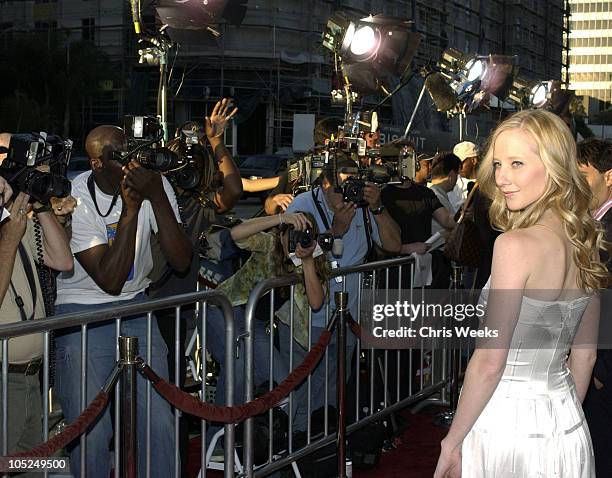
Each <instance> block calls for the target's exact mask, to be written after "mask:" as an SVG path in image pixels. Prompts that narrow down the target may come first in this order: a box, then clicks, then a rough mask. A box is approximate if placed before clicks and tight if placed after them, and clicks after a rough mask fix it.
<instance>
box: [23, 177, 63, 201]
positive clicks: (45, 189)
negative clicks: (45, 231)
mask: <svg viewBox="0 0 612 478" xmlns="http://www.w3.org/2000/svg"><path fill="white" fill-rule="evenodd" d="M19 189H20V190H22V191H23V192H25V193H26V194H28V195H30V197H32V198H33V199H35V200H37V201H39V202H41V203H43V204H48V203H49V201H50V200H51V198H52V197H58V198H62V197H66V196H68V195H69V194H70V191H71V189H72V187H71V184H70V181H69V180H68V179H66V178H64V177H63V176H58V175H56V174H50V173H43V172H41V171H37V170H35V169H34V170H31V171H29V172H28V173H27V174H26V175H25V176H23V179H22V181H20V184H19Z"/></svg>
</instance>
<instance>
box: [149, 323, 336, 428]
mask: <svg viewBox="0 0 612 478" xmlns="http://www.w3.org/2000/svg"><path fill="white" fill-rule="evenodd" d="M331 336H332V331H331V330H325V331H324V332H323V333H322V334H321V336H320V337H319V340H318V341H317V343H316V344H315V345H314V346H313V347H312V349H311V350H310V351H309V352H308V354H307V355H306V357H305V358H304V361H303V362H302V363H301V364H300V365H299V366H297V367H296V368H295V369H294V370H293V371H292V372H291V373H290V374H289V375H288V376H287V378H286V379H285V380H283V381H282V382H281V383H280V385H278V386H277V387H276V388H274V389H273V390H270V391H269V392H267V393H265V394H264V395H262V396H261V397H258V398H256V399H255V400H252V401H250V402H248V403H244V404H242V405H236V406H231V407H227V406H218V405H213V404H211V403H206V402H202V401H200V400H199V399H197V398H195V397H193V396H191V395H189V394H188V393H185V392H183V391H182V390H181V389H180V388H178V387H176V386H175V385H173V384H171V383H168V382H167V381H165V380H163V379H162V378H160V377H159V376H158V375H157V374H156V373H155V372H154V371H153V370H152V369H151V368H150V367H149V366H148V365H147V364H145V363H144V362H143V361H141V363H140V364H139V367H138V369H139V371H140V373H141V374H142V375H143V376H144V377H145V378H146V379H147V380H149V381H150V382H151V383H152V384H153V387H155V389H156V390H157V391H158V392H159V394H160V395H161V396H162V397H164V398H165V399H166V400H167V401H168V402H170V403H171V404H172V405H173V406H175V407H176V408H178V409H179V410H181V411H183V412H185V413H189V414H190V415H194V416H196V417H199V418H201V419H204V420H210V421H214V422H220V423H237V422H241V421H243V420H246V419H247V418H250V417H254V416H255V415H260V414H261V413H264V412H265V411H267V410H270V409H271V408H272V407H273V406H274V405H276V404H277V403H278V402H279V401H281V400H282V399H283V398H285V397H286V396H287V395H289V393H291V391H293V390H294V389H295V388H296V387H297V386H298V385H299V384H300V383H302V382H303V381H304V380H305V379H306V377H307V376H308V375H309V374H310V373H311V372H312V371H313V370H314V368H315V367H316V366H317V364H318V363H319V361H320V360H321V357H323V354H324V353H325V349H326V348H327V346H328V345H329V341H330V340H331Z"/></svg>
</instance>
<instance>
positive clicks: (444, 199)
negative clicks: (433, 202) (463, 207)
mask: <svg viewBox="0 0 612 478" xmlns="http://www.w3.org/2000/svg"><path fill="white" fill-rule="evenodd" d="M429 188H430V189H431V190H432V191H433V192H434V193H435V194H436V196H437V197H438V199H439V200H440V203H441V204H442V206H444V207H445V208H446V210H447V211H448V212H449V213H451V214H452V215H454V212H455V211H453V206H452V204H451V203H450V201H449V199H448V193H447V192H446V191H444V189H442V188H441V187H440V186H439V185H438V184H432V185H431V186H430V187H429ZM445 230H446V229H444V227H442V224H440V223H439V222H438V221H436V218H435V217H432V218H431V234H432V235H433V234H435V233H436V232H439V233H440V234H442V233H443V232H444V231H445Z"/></svg>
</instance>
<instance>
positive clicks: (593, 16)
mask: <svg viewBox="0 0 612 478" xmlns="http://www.w3.org/2000/svg"><path fill="white" fill-rule="evenodd" d="M570 7H571V12H572V17H571V32H570V33H569V41H570V48H571V50H570V65H571V66H570V78H569V81H570V87H571V88H572V89H573V90H576V94H578V95H586V96H589V97H591V98H595V99H596V100H599V102H600V104H599V105H592V104H591V105H589V106H590V107H589V109H590V110H593V109H597V106H599V107H601V109H603V107H604V106H605V104H606V103H610V102H611V101H612V1H597V2H595V1H585V0H570ZM594 106H595V108H594Z"/></svg>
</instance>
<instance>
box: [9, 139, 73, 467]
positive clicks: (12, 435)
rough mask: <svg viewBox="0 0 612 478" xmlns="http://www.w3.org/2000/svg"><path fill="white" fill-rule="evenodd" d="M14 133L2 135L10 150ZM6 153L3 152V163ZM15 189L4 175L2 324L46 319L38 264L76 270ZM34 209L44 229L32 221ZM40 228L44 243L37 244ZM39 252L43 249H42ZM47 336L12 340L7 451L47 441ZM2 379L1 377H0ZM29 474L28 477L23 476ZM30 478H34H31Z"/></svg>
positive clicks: (53, 227)
mask: <svg viewBox="0 0 612 478" xmlns="http://www.w3.org/2000/svg"><path fill="white" fill-rule="evenodd" d="M9 142H10V135H8V134H3V135H0V146H2V147H7V146H8V144H9ZM5 156H6V155H5V154H0V163H1V162H2V161H3V160H4V157H5ZM12 195H13V191H12V188H11V186H10V185H9V184H8V183H7V182H6V181H5V179H4V178H2V177H0V201H1V202H2V207H6V208H7V209H8V211H9V212H10V216H9V217H8V218H7V219H5V220H4V221H3V222H2V223H1V224H0V264H2V267H1V268H0V303H1V306H0V323H3V324H4V323H10V322H15V321H19V320H36V319H43V318H45V308H44V296H43V291H42V288H41V284H40V281H39V278H38V274H37V273H36V262H37V260H38V259H39V258H40V255H39V253H41V254H42V258H43V263H44V264H45V265H46V266H48V267H51V268H53V269H55V270H57V271H67V270H70V269H72V265H73V262H72V253H71V252H70V248H69V247H68V241H67V239H66V235H65V233H64V231H63V229H62V228H61V226H60V225H59V224H58V222H57V220H56V218H55V216H54V215H53V213H52V212H51V210H50V208H48V207H47V206H45V205H43V204H40V203H38V202H34V203H33V204H32V205H30V203H29V202H30V197H29V196H28V195H27V194H25V193H23V192H19V193H18V194H17V196H16V197H15V199H14V200H11V197H12ZM32 207H33V208H34V211H38V212H34V214H35V216H36V219H37V221H38V223H39V226H35V225H34V221H33V219H31V218H29V217H28V215H29V212H30V211H31V210H32ZM35 227H40V229H41V232H42V240H39V241H37V239H36V236H35ZM39 248H40V249H39ZM42 356H43V337H42V334H35V335H25V336H22V337H17V338H14V339H11V340H10V342H9V364H8V372H9V374H8V397H6V399H7V400H8V417H9V423H8V450H9V452H17V451H24V450H29V449H31V448H33V447H34V446H36V445H38V444H39V443H40V442H41V441H42V427H41V418H42V403H41V394H40V381H39V370H40V367H41V365H42ZM0 380H1V379H0ZM24 476H26V475H24ZM27 476H30V475H27Z"/></svg>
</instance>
